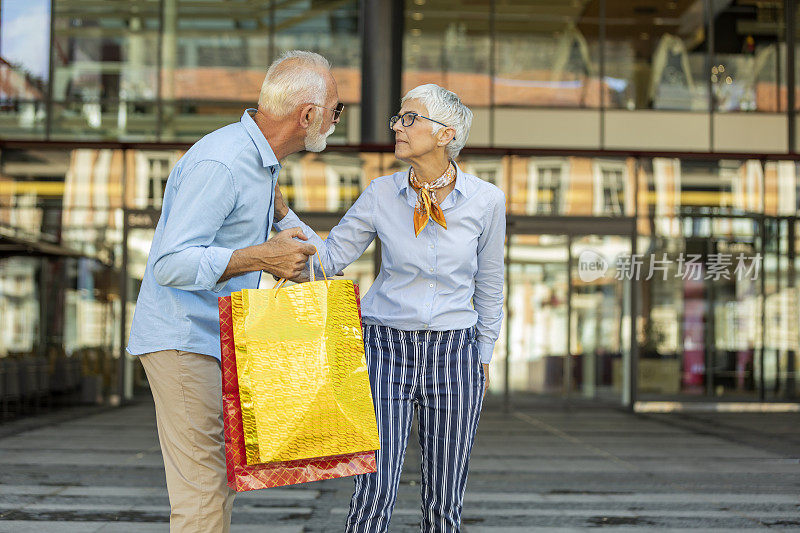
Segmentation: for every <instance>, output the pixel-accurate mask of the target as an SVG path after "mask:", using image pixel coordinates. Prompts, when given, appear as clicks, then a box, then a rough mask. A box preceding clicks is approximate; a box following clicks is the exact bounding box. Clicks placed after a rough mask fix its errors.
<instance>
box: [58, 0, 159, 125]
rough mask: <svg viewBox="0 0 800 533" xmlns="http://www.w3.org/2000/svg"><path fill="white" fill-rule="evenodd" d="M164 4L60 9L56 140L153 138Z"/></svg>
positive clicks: (64, 4) (147, 0)
mask: <svg viewBox="0 0 800 533" xmlns="http://www.w3.org/2000/svg"><path fill="white" fill-rule="evenodd" d="M160 5H161V2H159V1H158V0H141V1H137V2H135V3H133V4H132V3H130V2H123V1H119V0H112V1H106V2H91V3H86V2H80V1H70V0H60V1H58V2H56V3H55V6H56V11H55V16H54V20H55V22H54V24H55V28H54V37H55V43H54V49H53V61H54V72H53V77H54V79H53V101H54V106H53V126H52V127H53V130H52V136H53V137H56V138H67V139H70V140H74V139H80V138H112V139H114V138H121V139H131V140H152V139H154V138H155V137H156V131H157V105H156V99H157V87H158V49H159V18H160V13H159V8H160Z"/></svg>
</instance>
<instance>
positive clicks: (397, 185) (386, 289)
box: [275, 167, 506, 363]
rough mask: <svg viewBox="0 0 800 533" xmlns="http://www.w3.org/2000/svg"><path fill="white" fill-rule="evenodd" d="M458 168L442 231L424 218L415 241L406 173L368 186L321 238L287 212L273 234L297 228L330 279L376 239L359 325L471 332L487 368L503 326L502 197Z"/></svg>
mask: <svg viewBox="0 0 800 533" xmlns="http://www.w3.org/2000/svg"><path fill="white" fill-rule="evenodd" d="M456 169H457V174H456V182H455V189H454V190H453V191H452V192H451V193H450V194H448V195H447V197H446V198H445V199H444V201H442V203H441V207H442V210H443V211H444V215H445V218H446V221H447V229H446V230H445V229H444V228H442V227H441V226H439V224H437V223H436V222H434V221H433V220H430V221H429V222H428V224H427V226H426V227H425V229H423V230H422V232H421V233H420V234H419V237H415V236H414V224H413V212H414V206H415V204H416V201H417V193H416V191H414V189H413V188H412V187H411V186H409V184H408V172H407V171H403V172H397V173H395V174H392V175H390V176H383V177H380V178H377V179H375V180H373V181H372V182H371V183H370V184H369V186H368V187H367V188H366V189H365V190H364V192H363V193H362V194H361V196H359V198H358V199H357V200H356V202H355V203H354V204H353V206H352V207H351V208H350V209H349V210H348V211H347V213H346V214H345V216H344V217H343V218H342V220H341V221H340V222H339V224H338V225H337V226H336V227H335V228H333V229H332V230H331V232H330V234H329V235H328V238H327V239H325V240H322V239H321V238H320V237H319V236H318V235H317V234H316V233H314V231H313V230H312V229H311V228H309V227H308V226H307V225H306V224H304V223H303V222H302V221H301V220H300V219H299V218H298V217H297V215H296V214H295V213H294V212H292V211H290V212H289V214H287V215H286V216H285V217H284V218H283V219H282V220H281V221H280V222H277V223H276V224H275V228H276V229H278V230H285V229H289V228H293V227H298V226H299V227H300V228H302V230H303V233H305V234H306V236H308V237H309V242H310V243H311V244H313V245H314V246H316V247H317V249H318V250H319V253H320V257H321V258H322V262H323V266H324V267H325V270H326V272H329V273H335V272H339V271H340V270H342V269H343V268H344V267H346V266H347V265H349V264H350V263H352V262H353V261H355V260H356V259H358V258H359V257H360V256H361V255H362V254H363V253H364V251H365V250H366V249H367V247H368V246H369V244H370V243H371V242H372V240H373V239H374V238H375V237H376V236H377V237H378V238H380V240H381V270H380V273H379V274H378V276H377V278H376V279H375V282H374V283H373V284H372V286H371V287H370V290H369V292H367V294H366V296H364V298H363V300H362V302H361V310H362V315H363V320H364V322H365V323H367V324H378V325H383V326H389V327H393V328H396V329H401V330H407V331H413V330H433V331H446V330H451V329H464V328H469V327H472V326H476V327H477V341H478V349H479V353H480V358H481V362H483V363H488V362H489V361H490V360H491V358H492V352H493V350H494V344H495V342H496V341H497V338H498V336H499V334H500V326H501V324H502V321H503V286H504V273H505V270H504V242H505V234H506V206H505V195H504V194H503V191H501V190H500V189H499V188H497V187H496V186H494V185H492V184H490V183H488V182H486V181H483V180H481V179H480V178H478V177H476V176H472V175H470V174H467V173H465V172H463V171H462V170H461V169H460V168H458V167H456ZM316 270H318V268H315V271H316Z"/></svg>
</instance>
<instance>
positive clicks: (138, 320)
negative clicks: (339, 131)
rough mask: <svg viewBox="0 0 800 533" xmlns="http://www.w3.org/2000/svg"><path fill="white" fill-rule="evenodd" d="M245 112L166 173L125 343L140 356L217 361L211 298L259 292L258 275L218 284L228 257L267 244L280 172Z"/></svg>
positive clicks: (215, 318) (216, 321)
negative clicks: (179, 353) (179, 354)
mask: <svg viewBox="0 0 800 533" xmlns="http://www.w3.org/2000/svg"><path fill="white" fill-rule="evenodd" d="M251 111H252V112H255V110H254V109H248V110H247V111H245V113H244V114H243V115H242V119H241V120H240V121H239V122H237V123H234V124H229V125H228V126H225V127H223V128H220V129H218V130H216V131H214V132H212V133H209V134H208V135H206V136H205V137H203V138H202V139H200V140H199V141H198V142H197V143H195V144H194V146H192V147H191V148H190V149H189V151H187V152H186V154H185V155H184V156H183V157H182V158H181V159H180V160H179V161H178V163H177V164H176V165H175V168H173V169H172V172H170V175H169V179H168V180H167V185H166V188H165V190H164V202H163V206H162V209H161V218H160V219H159V221H158V226H156V231H155V235H154V237H153V243H152V245H151V247H150V255H149V256H148V259H147V267H146V269H145V272H144V279H143V280H142V286H141V289H140V291H139V298H138V300H137V301H136V311H135V312H134V315H133V324H132V326H131V334H130V339H129V342H128V348H127V349H128V352H130V353H131V354H134V355H140V354H145V353H150V352H156V351H161V350H184V351H188V352H195V353H200V354H205V355H211V356H213V357H216V358H217V359H219V357H220V346H219V312H218V307H217V298H218V297H220V296H228V295H230V294H231V292H234V291H238V290H241V289H255V288H257V287H258V282H259V278H260V276H261V273H260V272H249V273H247V274H244V275H241V276H237V277H235V278H231V279H230V280H228V281H224V282H221V283H220V282H219V278H220V277H221V276H222V274H223V273H224V272H225V269H226V268H227V266H228V262H229V261H230V259H231V255H232V254H233V252H234V250H237V249H240V248H245V247H248V246H253V245H256V244H261V243H263V242H265V241H266V240H267V236H268V234H269V230H270V227H271V224H272V216H273V209H274V192H275V183H276V181H277V179H278V172H279V171H280V168H281V165H280V164H279V163H278V160H277V158H276V157H275V154H274V153H273V151H272V148H271V147H270V145H269V143H268V142H267V140H266V138H265V137H264V134H263V133H262V132H261V130H260V129H259V128H258V126H257V125H256V123H255V122H254V121H253V118H252V117H251V115H250V112H251Z"/></svg>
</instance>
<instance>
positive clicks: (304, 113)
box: [300, 104, 317, 130]
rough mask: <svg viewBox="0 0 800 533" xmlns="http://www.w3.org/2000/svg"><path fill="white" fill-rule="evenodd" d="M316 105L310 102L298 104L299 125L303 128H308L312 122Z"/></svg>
mask: <svg viewBox="0 0 800 533" xmlns="http://www.w3.org/2000/svg"><path fill="white" fill-rule="evenodd" d="M316 110H317V108H316V106H314V105H312V104H306V105H304V106H300V127H301V128H303V129H304V130H306V129H308V127H309V126H310V125H311V123H312V122H314V113H315V112H316Z"/></svg>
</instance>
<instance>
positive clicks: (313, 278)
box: [272, 246, 328, 296]
mask: <svg viewBox="0 0 800 533" xmlns="http://www.w3.org/2000/svg"><path fill="white" fill-rule="evenodd" d="M314 251H315V252H316V253H315V255H316V256H317V259H319V267H320V268H321V269H322V275H323V277H324V278H325V281H328V275H327V274H326V273H325V267H324V266H322V258H321V257H320V256H319V250H318V249H317V247H316V246H315V247H314ZM308 272H309V279H310V281H317V279H316V275H315V274H314V256H313V255H312V256H309V258H308ZM287 281H288V280H287V279H286V278H281V279H279V280H278V281H276V282H275V285H274V286H273V287H272V288H273V289H276V290H280V289H282V288H283V285H284V284H285V283H286V282H287ZM275 296H277V292H276V293H275Z"/></svg>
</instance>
